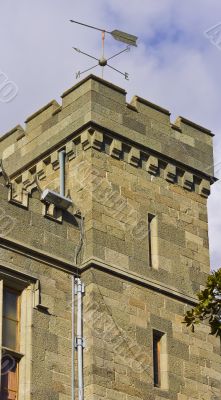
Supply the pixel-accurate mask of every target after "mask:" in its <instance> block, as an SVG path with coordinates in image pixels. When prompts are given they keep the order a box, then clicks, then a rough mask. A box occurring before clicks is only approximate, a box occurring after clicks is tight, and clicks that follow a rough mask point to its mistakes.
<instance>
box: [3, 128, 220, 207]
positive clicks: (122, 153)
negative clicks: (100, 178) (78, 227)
mask: <svg viewBox="0 0 221 400" xmlns="http://www.w3.org/2000/svg"><path fill="white" fill-rule="evenodd" d="M87 125H88V127H87V128H86V127H84V129H82V131H80V132H78V133H75V134H72V137H71V138H70V137H69V140H68V141H66V142H65V143H64V142H62V143H59V146H58V147H57V149H55V148H54V149H53V151H52V152H51V153H46V154H45V155H44V158H42V159H40V160H33V162H32V164H31V165H29V166H28V168H27V167H26V168H27V169H25V170H24V171H23V172H22V173H21V174H16V176H14V177H12V178H11V182H12V190H11V189H10V190H11V197H10V200H17V201H20V203H21V204H23V205H24V206H25V207H28V199H27V196H26V193H30V192H31V190H32V189H33V188H34V187H35V186H36V180H35V177H36V176H37V177H38V179H39V180H42V179H44V178H46V177H47V168H46V166H48V165H49V164H51V166H52V169H53V170H57V169H59V161H58V151H59V149H61V147H62V148H65V150H66V154H67V159H68V161H69V162H70V161H71V160H72V159H73V158H75V157H76V150H75V147H76V143H77V142H80V144H81V148H80V149H79V147H78V154H79V151H83V152H84V151H87V150H89V149H94V150H97V151H99V152H103V153H106V154H107V155H108V156H110V157H114V158H117V159H119V160H122V161H123V162H125V163H128V164H130V165H132V166H133V167H135V168H138V169H144V170H146V173H147V174H150V175H154V176H160V177H161V178H163V179H165V180H166V181H168V182H170V183H171V184H177V185H179V186H181V187H183V188H184V189H186V190H188V191H192V192H196V193H198V194H199V195H201V196H203V197H205V198H207V197H208V196H209V194H210V185H211V184H212V183H213V182H214V181H216V179H215V178H214V177H211V176H210V175H206V174H205V173H202V172H201V171H199V170H196V169H194V168H191V167H189V166H188V165H185V164H183V163H181V162H179V161H177V160H174V159H171V158H169V157H166V156H163V155H162V154H161V153H159V152H156V151H153V150H152V149H150V148H148V147H145V146H142V145H138V143H136V142H135V141H133V140H126V139H125V137H124V136H121V135H119V134H118V133H116V132H113V131H108V130H107V129H106V130H105V129H103V128H102V126H99V125H97V124H94V123H90V124H87ZM106 143H108V146H106ZM125 148H126V150H125ZM36 161H37V162H36Z"/></svg>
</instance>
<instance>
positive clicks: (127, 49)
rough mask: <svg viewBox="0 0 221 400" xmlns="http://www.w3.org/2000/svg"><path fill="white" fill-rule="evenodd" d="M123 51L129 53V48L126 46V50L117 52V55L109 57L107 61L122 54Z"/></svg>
mask: <svg viewBox="0 0 221 400" xmlns="http://www.w3.org/2000/svg"><path fill="white" fill-rule="evenodd" d="M125 51H130V46H127V47H126V49H124V50H122V51H119V53H117V54H114V55H113V56H111V57H109V58H108V59H107V61H109V60H112V58H114V57H117V56H119V55H120V54H122V53H124V52H125Z"/></svg>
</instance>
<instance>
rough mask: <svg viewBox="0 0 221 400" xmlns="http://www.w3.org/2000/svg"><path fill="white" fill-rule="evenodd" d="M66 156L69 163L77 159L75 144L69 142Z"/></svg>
mask: <svg viewBox="0 0 221 400" xmlns="http://www.w3.org/2000/svg"><path fill="white" fill-rule="evenodd" d="M66 155H67V158H68V160H69V161H71V160H72V159H73V158H75V156H76V154H75V148H74V142H73V141H71V142H68V143H67V144H66Z"/></svg>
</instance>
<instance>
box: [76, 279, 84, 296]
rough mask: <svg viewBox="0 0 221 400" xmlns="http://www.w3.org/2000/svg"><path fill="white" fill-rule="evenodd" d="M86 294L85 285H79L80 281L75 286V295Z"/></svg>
mask: <svg viewBox="0 0 221 400" xmlns="http://www.w3.org/2000/svg"><path fill="white" fill-rule="evenodd" d="M79 292H80V293H84V292H85V285H84V283H81V282H80V283H79V282H78V281H77V282H75V286H74V294H75V295H77V294H78V293H79Z"/></svg>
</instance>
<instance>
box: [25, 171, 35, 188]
mask: <svg viewBox="0 0 221 400" xmlns="http://www.w3.org/2000/svg"><path fill="white" fill-rule="evenodd" d="M32 181H33V179H32V175H31V172H30V171H25V172H23V174H22V184H23V187H24V188H25V189H26V188H27V186H29V185H30V184H31V183H32Z"/></svg>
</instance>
